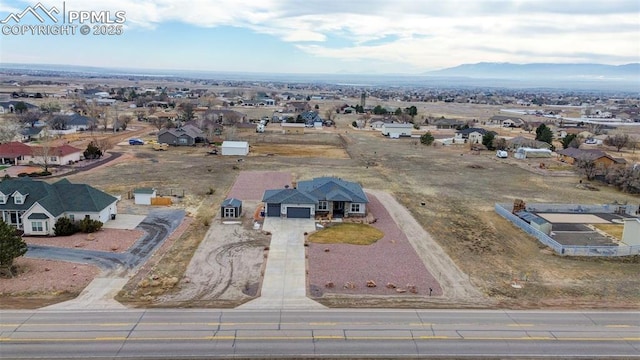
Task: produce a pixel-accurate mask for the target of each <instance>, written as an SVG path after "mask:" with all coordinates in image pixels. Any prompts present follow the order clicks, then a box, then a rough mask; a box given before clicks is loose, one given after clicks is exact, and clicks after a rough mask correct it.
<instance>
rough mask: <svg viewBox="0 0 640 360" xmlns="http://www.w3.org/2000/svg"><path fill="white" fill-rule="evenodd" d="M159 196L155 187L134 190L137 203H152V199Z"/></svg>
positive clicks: (134, 199) (135, 202)
mask: <svg viewBox="0 0 640 360" xmlns="http://www.w3.org/2000/svg"><path fill="white" fill-rule="evenodd" d="M156 196H157V194H156V189H154V188H137V189H134V190H133V203H134V204H136V205H151V199H153V198H155V197H156Z"/></svg>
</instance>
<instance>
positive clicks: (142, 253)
mask: <svg viewBox="0 0 640 360" xmlns="http://www.w3.org/2000/svg"><path fill="white" fill-rule="evenodd" d="M184 216H185V212H184V210H166V209H154V210H151V211H150V212H149V215H147V217H146V218H145V219H144V220H143V221H142V222H141V223H140V224H139V225H138V226H137V227H136V229H138V230H142V231H144V232H145V234H144V236H142V237H141V238H140V239H138V241H136V242H135V243H134V244H133V245H132V246H131V248H129V250H127V251H126V252H123V253H111V252H107V251H95V250H82V249H71V248H60V247H52V246H42V245H29V250H28V251H27V254H26V255H25V256H27V257H31V258H38V259H53V260H63V261H70V262H75V263H81V264H92V265H96V266H98V267H99V268H100V269H102V270H115V269H123V270H128V269H133V268H136V267H137V266H138V265H140V264H142V263H144V262H145V261H146V260H147V259H148V258H149V256H150V255H151V253H153V251H154V250H155V249H156V248H157V247H158V246H160V245H161V244H162V243H163V242H164V240H165V239H166V238H167V235H169V234H170V233H171V232H173V230H175V229H176V228H177V227H178V225H180V223H181V222H182V219H183V218H184Z"/></svg>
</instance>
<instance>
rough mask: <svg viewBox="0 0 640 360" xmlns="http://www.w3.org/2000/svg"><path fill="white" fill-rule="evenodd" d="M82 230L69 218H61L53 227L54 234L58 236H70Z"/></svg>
mask: <svg viewBox="0 0 640 360" xmlns="http://www.w3.org/2000/svg"><path fill="white" fill-rule="evenodd" d="M79 230H80V229H79V228H78V225H76V224H75V223H74V222H73V221H71V219H69V218H68V217H61V218H59V219H58V220H56V224H55V226H54V227H53V232H54V233H55V235H56V236H69V235H73V234H75V233H77V232H78V231H79Z"/></svg>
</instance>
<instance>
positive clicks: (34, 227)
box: [31, 221, 44, 232]
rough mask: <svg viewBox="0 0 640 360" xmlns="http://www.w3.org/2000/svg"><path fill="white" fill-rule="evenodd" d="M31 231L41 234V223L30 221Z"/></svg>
mask: <svg viewBox="0 0 640 360" xmlns="http://www.w3.org/2000/svg"><path fill="white" fill-rule="evenodd" d="M31 231H33V232H42V231H44V230H43V227H42V221H32V222H31Z"/></svg>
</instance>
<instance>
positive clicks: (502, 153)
mask: <svg viewBox="0 0 640 360" xmlns="http://www.w3.org/2000/svg"><path fill="white" fill-rule="evenodd" d="M496 156H497V157H499V158H501V159H506V158H507V157H508V156H509V153H507V152H506V151H504V150H498V151H496Z"/></svg>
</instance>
